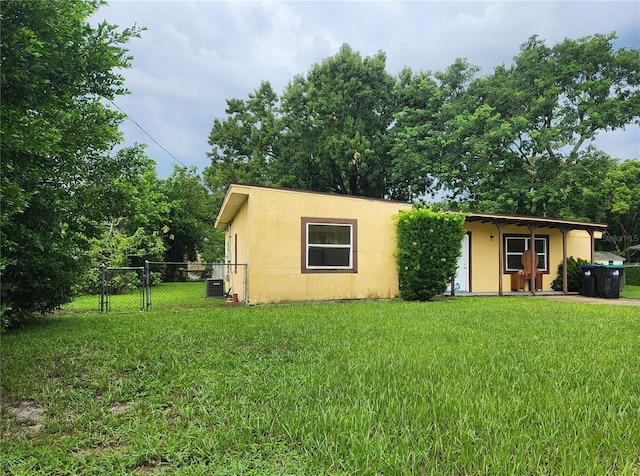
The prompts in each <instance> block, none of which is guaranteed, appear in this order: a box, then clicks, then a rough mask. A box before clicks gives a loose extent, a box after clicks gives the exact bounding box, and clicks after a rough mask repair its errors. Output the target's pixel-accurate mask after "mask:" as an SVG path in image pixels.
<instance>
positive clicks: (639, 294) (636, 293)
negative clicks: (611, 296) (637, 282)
mask: <svg viewBox="0 0 640 476" xmlns="http://www.w3.org/2000/svg"><path fill="white" fill-rule="evenodd" d="M621 297H623V298H627V299H640V286H631V285H629V284H627V285H626V286H625V287H624V292H623V293H622V296H621Z"/></svg>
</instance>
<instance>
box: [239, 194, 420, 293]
mask: <svg viewBox="0 0 640 476" xmlns="http://www.w3.org/2000/svg"><path fill="white" fill-rule="evenodd" d="M244 189H245V190H247V191H248V192H249V197H248V199H247V200H246V201H245V202H244V204H243V205H242V207H241V208H240V210H239V211H238V214H237V215H236V216H235V217H234V219H233V222H232V224H231V227H230V233H229V234H228V239H229V237H230V238H231V239H232V241H233V240H235V235H236V234H237V235H238V262H239V263H243V262H247V263H249V283H248V285H249V302H250V303H251V304H259V303H267V302H283V301H299V300H326V299H364V298H393V297H396V296H397V295H398V273H397V268H396V266H397V265H396V261H395V257H394V255H393V254H394V251H395V241H396V239H395V233H396V231H395V222H394V220H393V216H394V215H397V214H398V212H399V211H400V210H401V209H410V208H411V207H410V205H405V204H400V203H396V202H387V201H381V200H369V199H361V198H355V197H344V196H331V195H325V194H312V193H306V192H297V191H290V190H279V189H269V188H260V187H245V188H244ZM239 190H242V189H240V188H239ZM301 217H313V218H334V219H356V220H357V227H358V244H357V249H358V272H357V273H327V274H323V273H319V274H316V273H313V274H304V273H302V272H301V260H302V258H301V255H302V234H301ZM233 252H234V250H233V245H232V253H233ZM232 259H234V258H232ZM239 297H241V296H239Z"/></svg>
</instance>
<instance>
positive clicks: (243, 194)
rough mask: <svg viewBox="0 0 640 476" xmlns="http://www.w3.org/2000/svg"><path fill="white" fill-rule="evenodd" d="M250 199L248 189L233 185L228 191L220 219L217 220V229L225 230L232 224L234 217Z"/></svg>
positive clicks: (219, 214) (219, 215)
mask: <svg viewBox="0 0 640 476" xmlns="http://www.w3.org/2000/svg"><path fill="white" fill-rule="evenodd" d="M247 198H249V190H248V189H247V187H242V186H237V185H233V184H232V185H231V186H230V187H229V188H228V189H227V193H226V195H225V196H224V201H223V202H222V206H221V207H220V212H219V213H218V218H216V223H215V225H214V226H215V228H217V229H218V230H224V229H225V228H226V227H227V224H229V223H231V220H233V217H234V216H236V213H238V210H240V207H241V206H242V204H243V203H244V202H245V201H246V200H247Z"/></svg>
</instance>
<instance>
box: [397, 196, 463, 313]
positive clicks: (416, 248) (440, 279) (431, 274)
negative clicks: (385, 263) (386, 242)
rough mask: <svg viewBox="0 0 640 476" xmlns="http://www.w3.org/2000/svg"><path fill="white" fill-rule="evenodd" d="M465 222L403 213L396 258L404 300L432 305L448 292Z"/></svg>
mask: <svg viewBox="0 0 640 476" xmlns="http://www.w3.org/2000/svg"><path fill="white" fill-rule="evenodd" d="M464 220H465V217H464V215H460V214H452V213H445V212H436V211H433V210H431V209H429V208H415V209H413V210H408V211H403V212H400V214H399V215H398V223H397V238H398V249H397V252H396V257H397V261H398V272H399V277H400V296H401V297H402V298H404V299H408V300H413V301H429V300H431V299H432V298H433V297H434V296H436V295H438V294H442V293H444V292H445V290H446V288H447V284H448V283H450V282H451V279H452V278H453V277H454V276H455V273H456V269H457V266H458V258H459V257H460V253H461V250H462V246H461V244H462V239H463V238H464V234H465V231H464V228H463V225H464Z"/></svg>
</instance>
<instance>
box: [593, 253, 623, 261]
mask: <svg viewBox="0 0 640 476" xmlns="http://www.w3.org/2000/svg"><path fill="white" fill-rule="evenodd" d="M593 260H594V261H624V258H623V257H622V256H618V255H617V254H615V253H609V252H608V251H596V252H594V253H593Z"/></svg>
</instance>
